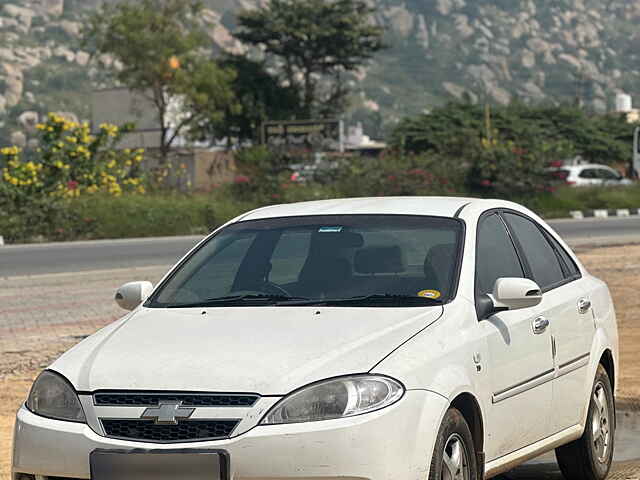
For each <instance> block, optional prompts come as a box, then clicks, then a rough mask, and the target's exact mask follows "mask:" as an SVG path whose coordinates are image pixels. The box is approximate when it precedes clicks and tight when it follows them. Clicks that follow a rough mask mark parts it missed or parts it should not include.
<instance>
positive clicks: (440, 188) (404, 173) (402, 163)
mask: <svg viewBox="0 0 640 480" xmlns="http://www.w3.org/2000/svg"><path fill="white" fill-rule="evenodd" d="M463 173H464V167H463V165H461V164H460V163H454V162H452V161H450V160H449V159H446V158H444V157H441V156H438V155H434V154H431V155H426V154H425V155H410V156H398V155H390V156H383V157H380V158H354V159H350V160H348V161H344V162H343V163H342V166H341V168H340V170H339V174H338V176H337V179H336V181H335V182H334V189H335V193H336V194H337V195H339V196H343V197H367V196H394V195H395V196H405V195H455V194H457V193H459V192H461V191H463V185H462V184H463Z"/></svg>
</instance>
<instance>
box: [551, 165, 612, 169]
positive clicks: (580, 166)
mask: <svg viewBox="0 0 640 480" xmlns="http://www.w3.org/2000/svg"><path fill="white" fill-rule="evenodd" d="M559 168H560V169H564V170H567V169H574V170H584V169H587V168H603V169H607V170H611V167H610V166H609V165H602V164H600V163H584V164H581V165H565V166H563V167H559Z"/></svg>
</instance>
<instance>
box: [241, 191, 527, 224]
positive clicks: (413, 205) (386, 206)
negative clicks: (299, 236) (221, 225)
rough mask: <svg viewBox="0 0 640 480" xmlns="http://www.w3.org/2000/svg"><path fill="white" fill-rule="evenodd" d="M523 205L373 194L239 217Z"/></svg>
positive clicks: (443, 213) (446, 212)
mask: <svg viewBox="0 0 640 480" xmlns="http://www.w3.org/2000/svg"><path fill="white" fill-rule="evenodd" d="M472 204H474V205H477V206H484V207H486V209H489V208H500V207H504V208H514V207H515V208H518V207H519V208H522V207H520V206H519V205H516V204H514V203H511V202H505V201H501V200H485V199H477V198H464V197H372V198H346V199H335V200H318V201H312V202H302V203H290V204H285V205H273V206H269V207H264V208H260V209H258V210H253V211H252V212H249V213H247V214H246V215H244V216H242V217H241V218H239V219H237V220H242V221H246V220H259V219H264V218H276V217H295V216H307V215H425V216H436V217H455V216H456V214H457V213H458V212H460V211H461V210H462V208H463V207H466V206H469V205H472Z"/></svg>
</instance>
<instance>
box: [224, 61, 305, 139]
mask: <svg viewBox="0 0 640 480" xmlns="http://www.w3.org/2000/svg"><path fill="white" fill-rule="evenodd" d="M220 65H221V66H222V67H224V68H227V69H230V70H233V71H235V72H236V77H235V79H234V80H233V82H232V84H231V88H232V90H233V92H234V95H235V97H236V99H237V102H238V104H239V105H240V108H235V107H236V106H235V105H232V106H231V107H233V108H228V109H227V110H226V111H225V118H224V121H223V122H221V123H220V124H213V125H212V127H213V128H214V131H213V135H214V136H216V137H226V138H229V139H231V138H237V139H238V141H239V142H240V143H243V142H244V141H245V140H250V141H253V142H255V143H257V142H259V140H260V138H259V137H260V135H259V133H260V127H261V126H262V124H263V123H264V122H265V121H267V120H286V119H288V118H290V116H291V115H292V114H295V112H296V111H297V109H298V98H299V94H298V91H297V89H296V88H295V87H293V86H289V87H284V86H282V85H280V82H279V81H278V79H277V78H275V77H274V76H272V75H270V74H269V72H268V71H267V70H266V68H265V65H264V64H263V63H260V62H256V61H254V60H251V59H249V58H247V57H246V56H241V55H227V56H226V57H224V58H223V59H222V60H221V61H220Z"/></svg>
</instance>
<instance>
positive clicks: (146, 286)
mask: <svg viewBox="0 0 640 480" xmlns="http://www.w3.org/2000/svg"><path fill="white" fill-rule="evenodd" d="M152 291H153V284H152V283H151V282H130V283H125V284H124V285H122V286H121V287H120V288H119V289H118V290H117V291H116V297H115V300H116V303H117V304H118V305H119V306H120V308H122V309H124V310H134V309H135V308H136V307H137V306H138V305H140V304H141V303H142V302H144V301H145V300H146V299H147V297H148V296H149V295H151V292H152Z"/></svg>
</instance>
